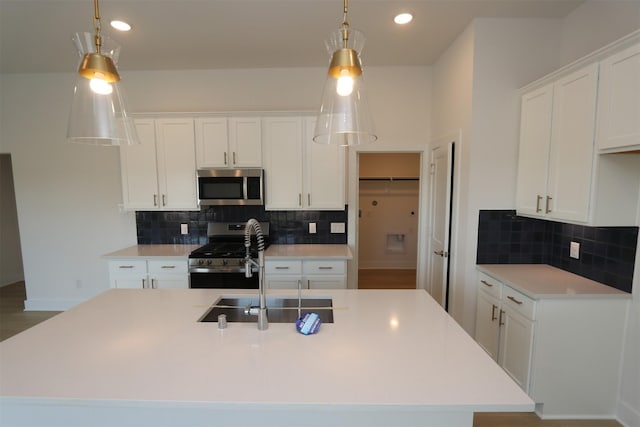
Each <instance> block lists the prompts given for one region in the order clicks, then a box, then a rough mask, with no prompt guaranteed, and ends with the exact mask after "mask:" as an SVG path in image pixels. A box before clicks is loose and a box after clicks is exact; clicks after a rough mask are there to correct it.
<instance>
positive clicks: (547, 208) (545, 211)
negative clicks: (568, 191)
mask: <svg viewBox="0 0 640 427" xmlns="http://www.w3.org/2000/svg"><path fill="white" fill-rule="evenodd" d="M551 200H553V197H549V196H547V207H546V209H545V210H544V213H549V212H551V209H550V208H549V202H550V201H551Z"/></svg>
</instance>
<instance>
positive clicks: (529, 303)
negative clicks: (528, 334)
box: [502, 286, 536, 320]
mask: <svg viewBox="0 0 640 427" xmlns="http://www.w3.org/2000/svg"><path fill="white" fill-rule="evenodd" d="M502 304H503V307H509V308H510V309H511V310H513V311H516V312H518V313H520V314H522V315H523V316H524V317H526V318H527V319H531V320H534V316H535V308H536V302H535V300H533V299H531V298H529V297H528V296H526V295H525V294H523V293H522V292H518V291H516V290H515V289H512V288H510V287H509V286H505V287H504V291H503V297H502Z"/></svg>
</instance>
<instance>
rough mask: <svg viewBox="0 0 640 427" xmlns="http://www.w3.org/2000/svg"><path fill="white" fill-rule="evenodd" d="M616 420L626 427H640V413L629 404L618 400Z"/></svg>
mask: <svg viewBox="0 0 640 427" xmlns="http://www.w3.org/2000/svg"><path fill="white" fill-rule="evenodd" d="M617 409H618V410H617V414H616V415H617V416H616V420H617V421H618V422H619V423H620V424H622V425H623V426H624V427H631V426H640V412H639V410H638V409H636V408H633V407H632V406H631V405H629V404H628V403H627V402H623V401H621V400H618V407H617Z"/></svg>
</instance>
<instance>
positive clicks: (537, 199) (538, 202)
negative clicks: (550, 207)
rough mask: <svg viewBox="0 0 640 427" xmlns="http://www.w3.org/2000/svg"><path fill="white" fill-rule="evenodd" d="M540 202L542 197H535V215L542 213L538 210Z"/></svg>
mask: <svg viewBox="0 0 640 427" xmlns="http://www.w3.org/2000/svg"><path fill="white" fill-rule="evenodd" d="M541 200H542V196H541V195H539V194H538V195H536V213H539V212H542V209H540V201H541Z"/></svg>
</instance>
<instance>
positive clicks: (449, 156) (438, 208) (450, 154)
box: [426, 139, 455, 311]
mask: <svg viewBox="0 0 640 427" xmlns="http://www.w3.org/2000/svg"><path fill="white" fill-rule="evenodd" d="M454 165H455V140H454V139H443V140H439V141H436V142H435V143H434V144H433V145H432V147H431V154H430V172H429V174H430V176H431V183H430V184H431V185H430V195H429V222H430V226H429V230H430V231H429V246H430V255H429V269H428V271H429V280H428V282H427V288H426V289H427V292H429V294H431V296H432V297H433V298H434V299H435V300H436V301H437V302H438V304H440V305H441V306H442V307H443V308H444V309H445V310H447V311H448V308H449V281H450V269H451V233H452V228H451V227H452V222H451V215H452V212H453V188H454V176H455V175H454Z"/></svg>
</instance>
